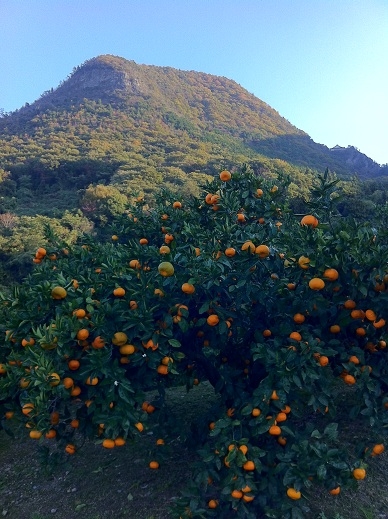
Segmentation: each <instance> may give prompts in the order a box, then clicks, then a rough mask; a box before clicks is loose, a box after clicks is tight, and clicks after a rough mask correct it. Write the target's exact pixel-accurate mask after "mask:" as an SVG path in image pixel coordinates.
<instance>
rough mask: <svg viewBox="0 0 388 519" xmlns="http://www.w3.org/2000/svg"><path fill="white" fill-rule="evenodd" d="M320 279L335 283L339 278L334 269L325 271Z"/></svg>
mask: <svg viewBox="0 0 388 519" xmlns="http://www.w3.org/2000/svg"><path fill="white" fill-rule="evenodd" d="M322 277H323V278H325V279H328V280H329V281H336V280H337V279H338V278H339V274H338V271H337V270H336V269H326V270H325V272H324V273H323V275H322Z"/></svg>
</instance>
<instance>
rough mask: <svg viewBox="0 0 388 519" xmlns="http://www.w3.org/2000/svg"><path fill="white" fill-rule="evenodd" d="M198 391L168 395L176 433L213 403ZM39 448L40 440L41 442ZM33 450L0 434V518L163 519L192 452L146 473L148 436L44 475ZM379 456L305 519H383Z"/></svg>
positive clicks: (90, 451)
mask: <svg viewBox="0 0 388 519" xmlns="http://www.w3.org/2000/svg"><path fill="white" fill-rule="evenodd" d="M216 401H217V400H216V397H215V396H214V393H213V392H212V390H211V388H210V387H209V386H208V385H206V384H201V385H200V386H198V387H196V388H194V390H193V391H191V392H190V393H188V394H187V393H186V391H185V390H184V389H183V388H182V389H181V388H178V389H174V390H171V412H172V413H174V412H176V413H177V416H178V415H179V416H180V417H181V419H182V413H183V420H182V429H184V428H185V427H186V426H189V425H190V423H191V421H192V420H193V419H194V417H196V416H198V415H199V414H200V413H202V412H203V411H206V409H208V408H210V407H211V405H213V404H214V403H216ZM363 434H368V430H367V429H366V428H365V426H363V427H360V428H357V429H354V428H350V429H349V435H350V436H349V441H350V442H351V441H353V440H354V439H355V438H357V437H360V436H361V435H363ZM45 441H46V440H45ZM38 443H39V442H36V441H34V440H30V439H29V438H27V437H26V436H25V434H23V436H20V437H19V438H17V439H16V440H13V439H11V438H9V436H7V435H6V434H5V432H4V431H1V432H0V518H1V517H5V518H6V519H50V518H55V519H111V518H112V519H113V518H114V519H168V517H169V512H168V510H169V507H170V505H171V503H172V502H173V501H174V499H176V498H177V497H178V496H179V492H180V491H181V490H183V489H184V488H185V486H186V483H187V480H188V479H189V478H190V477H191V467H192V464H193V462H194V461H195V460H196V455H195V452H193V451H191V450H190V449H189V448H188V447H187V446H185V445H182V443H181V442H180V441H179V438H178V439H177V440H176V441H174V442H173V444H172V446H171V447H172V448H171V449H170V451H169V455H168V458H167V459H166V461H165V462H164V463H162V464H161V466H160V469H159V470H157V471H153V470H151V469H149V468H148V461H149V453H150V450H151V448H152V445H153V444H154V443H155V437H154V436H153V435H152V434H148V435H145V436H144V437H143V439H142V440H141V442H136V443H131V442H128V443H127V444H126V445H125V446H124V447H120V448H115V449H113V450H111V451H107V450H106V449H103V448H102V447H101V446H100V445H95V444H94V443H93V442H87V443H85V444H84V446H83V447H82V449H80V450H79V452H78V453H77V455H76V456H73V457H71V458H70V459H69V462H68V463H65V464H63V465H61V466H59V467H56V468H55V470H54V472H53V473H52V474H48V473H47V472H46V471H45V470H44V468H43V467H42V465H41V463H40V461H39V459H38V458H39V456H38ZM387 476H388V471H387V455H386V454H383V455H382V456H380V457H378V458H375V459H374V460H373V461H371V463H370V466H369V468H368V476H367V478H366V480H364V481H361V482H360V483H359V486H358V490H357V492H352V491H345V490H344V491H343V492H342V493H341V495H340V496H336V497H333V496H329V495H328V494H327V492H326V491H322V492H320V491H319V490H318V491H315V492H314V493H312V494H309V495H307V498H308V500H309V504H310V507H311V512H310V513H309V514H308V516H307V518H308V519H321V518H322V519H388V477H387Z"/></svg>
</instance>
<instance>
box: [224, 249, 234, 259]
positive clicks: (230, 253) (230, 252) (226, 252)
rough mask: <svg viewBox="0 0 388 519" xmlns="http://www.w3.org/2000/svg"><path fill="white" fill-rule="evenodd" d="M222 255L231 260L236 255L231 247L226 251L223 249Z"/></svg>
mask: <svg viewBox="0 0 388 519" xmlns="http://www.w3.org/2000/svg"><path fill="white" fill-rule="evenodd" d="M224 254H225V256H227V257H228V258H233V256H235V255H236V249H234V248H233V247H228V248H227V249H225V251H224Z"/></svg>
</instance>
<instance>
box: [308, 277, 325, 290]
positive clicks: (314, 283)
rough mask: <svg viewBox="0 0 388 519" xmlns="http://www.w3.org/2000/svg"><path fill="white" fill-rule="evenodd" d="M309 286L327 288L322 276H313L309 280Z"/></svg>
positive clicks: (319, 288)
mask: <svg viewBox="0 0 388 519" xmlns="http://www.w3.org/2000/svg"><path fill="white" fill-rule="evenodd" d="M309 287H310V288H311V290H322V289H323V288H325V282H324V281H323V279H321V278H312V279H310V281H309Z"/></svg>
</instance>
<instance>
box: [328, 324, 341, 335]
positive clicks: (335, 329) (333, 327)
mask: <svg viewBox="0 0 388 519" xmlns="http://www.w3.org/2000/svg"><path fill="white" fill-rule="evenodd" d="M329 330H330V332H331V333H340V331H341V327H340V326H338V324H332V325H331V326H330V328H329Z"/></svg>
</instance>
